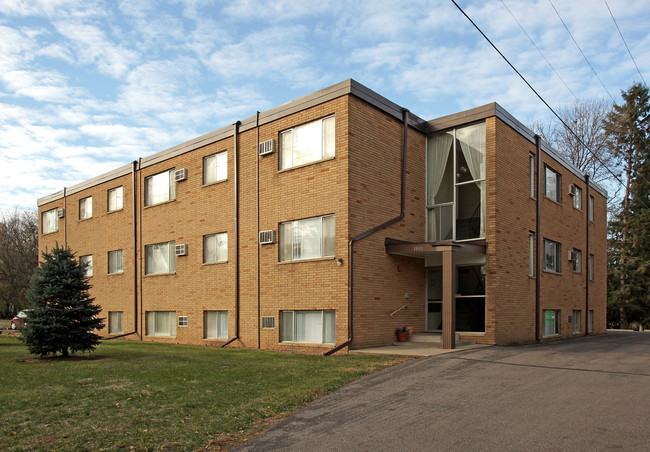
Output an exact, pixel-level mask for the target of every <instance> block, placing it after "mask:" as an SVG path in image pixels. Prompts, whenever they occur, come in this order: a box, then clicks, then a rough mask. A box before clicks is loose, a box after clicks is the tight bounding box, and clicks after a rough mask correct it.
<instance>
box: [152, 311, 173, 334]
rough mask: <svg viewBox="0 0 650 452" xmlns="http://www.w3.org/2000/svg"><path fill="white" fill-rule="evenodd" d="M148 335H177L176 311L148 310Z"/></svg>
mask: <svg viewBox="0 0 650 452" xmlns="http://www.w3.org/2000/svg"><path fill="white" fill-rule="evenodd" d="M145 318H146V322H147V331H146V335H147V336H171V337H174V336H176V311H147V312H146V313H145Z"/></svg>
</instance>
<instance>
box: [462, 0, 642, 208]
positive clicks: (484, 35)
mask: <svg viewBox="0 0 650 452" xmlns="http://www.w3.org/2000/svg"><path fill="white" fill-rule="evenodd" d="M451 2H452V3H453V4H454V5H455V6H456V8H458V10H459V11H460V12H461V13H462V14H463V16H465V18H466V19H467V20H469V22H470V23H471V24H472V25H473V26H474V28H476V30H478V32H479V33H481V35H482V36H483V37H484V38H485V40H486V41H487V42H488V43H490V45H491V46H492V48H493V49H494V50H496V52H497V53H498V54H499V55H501V58H503V59H504V61H505V62H506V63H508V65H509V66H510V67H511V68H512V70H513V71H515V72H516V73H517V75H518V76H519V78H521V79H522V80H523V81H524V83H525V84H526V85H528V87H529V88H530V89H531V91H532V92H533V93H535V95H536V96H537V97H538V98H539V100H541V101H542V102H543V103H544V105H546V107H547V108H548V109H549V110H550V111H551V113H553V115H555V117H556V118H557V119H558V120H559V121H560V122H561V123H562V125H563V126H564V127H566V129H567V130H568V131H569V132H571V134H573V136H574V137H576V139H577V140H578V142H579V143H580V144H581V145H582V146H584V148H585V149H587V151H588V152H589V153H590V154H591V155H592V156H593V157H594V158H595V159H596V160H598V162H599V163H600V164H601V165H602V166H603V168H605V169H606V170H607V172H609V173H610V174H611V175H612V176H613V177H614V179H616V180H617V181H618V183H619V184H621V185H622V186H625V183H624V182H623V181H622V180H621V178H620V177H619V176H618V175H617V174H616V173H614V172H613V171H612V170H611V169H609V167H608V166H607V165H606V164H605V162H603V161H602V160H601V159H600V157H598V155H596V154H595V153H594V152H593V151H591V149H589V147H588V146H587V145H586V144H585V142H584V141H582V138H580V137H579V136H578V134H577V133H576V132H575V131H574V130H573V129H572V128H571V127H569V125H568V124H567V123H566V122H565V121H564V119H562V117H561V116H560V115H558V114H557V113H556V112H555V110H553V108H552V107H551V106H550V105H549V104H548V102H546V100H544V98H543V97H542V96H541V95H540V94H539V93H538V92H537V91H536V90H535V88H533V86H532V85H531V84H530V83H528V80H526V77H524V76H523V75H521V72H519V71H518V70H517V68H516V67H514V66H513V64H512V63H511V62H510V60H508V58H506V57H505V55H504V54H503V53H501V51H500V50H499V48H498V47H497V46H496V45H494V43H493V42H492V41H491V40H490V38H488V37H487V36H486V34H485V33H483V30H481V29H480V28H479V26H478V25H476V24H475V23H474V21H473V20H472V19H471V17H469V16H468V15H467V13H465V11H464V10H463V8H461V7H460V6H459V5H458V3H456V0H451ZM644 179H645V178H644ZM639 201H640V202H641V203H642V204H643V206H644V207H645V208H646V209H650V207H648V206H647V205H646V204H645V203H644V202H643V201H642V200H640V199H639Z"/></svg>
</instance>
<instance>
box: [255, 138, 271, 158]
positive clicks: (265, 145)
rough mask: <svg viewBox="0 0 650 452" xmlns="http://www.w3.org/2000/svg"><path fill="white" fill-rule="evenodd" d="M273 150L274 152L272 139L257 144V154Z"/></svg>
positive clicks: (265, 153)
mask: <svg viewBox="0 0 650 452" xmlns="http://www.w3.org/2000/svg"><path fill="white" fill-rule="evenodd" d="M273 152H275V140H273V139H270V140H266V141H262V142H261V143H260V144H258V145H257V153H258V155H267V154H273Z"/></svg>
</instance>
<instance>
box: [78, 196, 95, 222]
mask: <svg viewBox="0 0 650 452" xmlns="http://www.w3.org/2000/svg"><path fill="white" fill-rule="evenodd" d="M92 217H93V197H92V196H87V197H85V198H81V199H80V200H79V220H88V219H90V218H92Z"/></svg>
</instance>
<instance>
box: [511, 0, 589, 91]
mask: <svg viewBox="0 0 650 452" xmlns="http://www.w3.org/2000/svg"><path fill="white" fill-rule="evenodd" d="M501 4H502V5H503V7H504V8H505V9H506V11H508V12H509V13H510V15H511V16H512V18H513V19H514V21H515V22H517V25H519V28H521V31H523V32H524V34H525V35H526V37H527V38H528V40H529V41H530V43H531V44H532V45H533V46H535V48H536V49H537V51H538V52H539V54H540V55H541V56H542V58H544V61H546V63H547V64H548V65H549V67H550V68H551V69H552V70H553V72H555V75H557V77H558V78H559V79H560V81H561V82H562V83H563V84H564V86H566V89H568V90H569V92H570V93H571V94H572V95H573V97H574V98H575V99H576V100H578V96H576V95H575V93H574V92H573V91H572V90H571V88H569V85H567V84H566V82H565V81H564V79H563V78H562V76H561V75H560V74H558V72H557V71H556V70H555V68H554V67H553V65H552V64H551V62H550V61H548V59H547V58H546V56H544V54H543V53H542V51H541V50H540V49H539V47H537V44H535V41H533V38H531V37H530V35H529V34H528V33H527V32H526V30H524V27H523V26H522V25H521V23H519V21H518V20H517V18H516V17H515V15H514V14H512V11H510V8H508V5H506V4H505V2H504V1H503V0H501Z"/></svg>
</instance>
